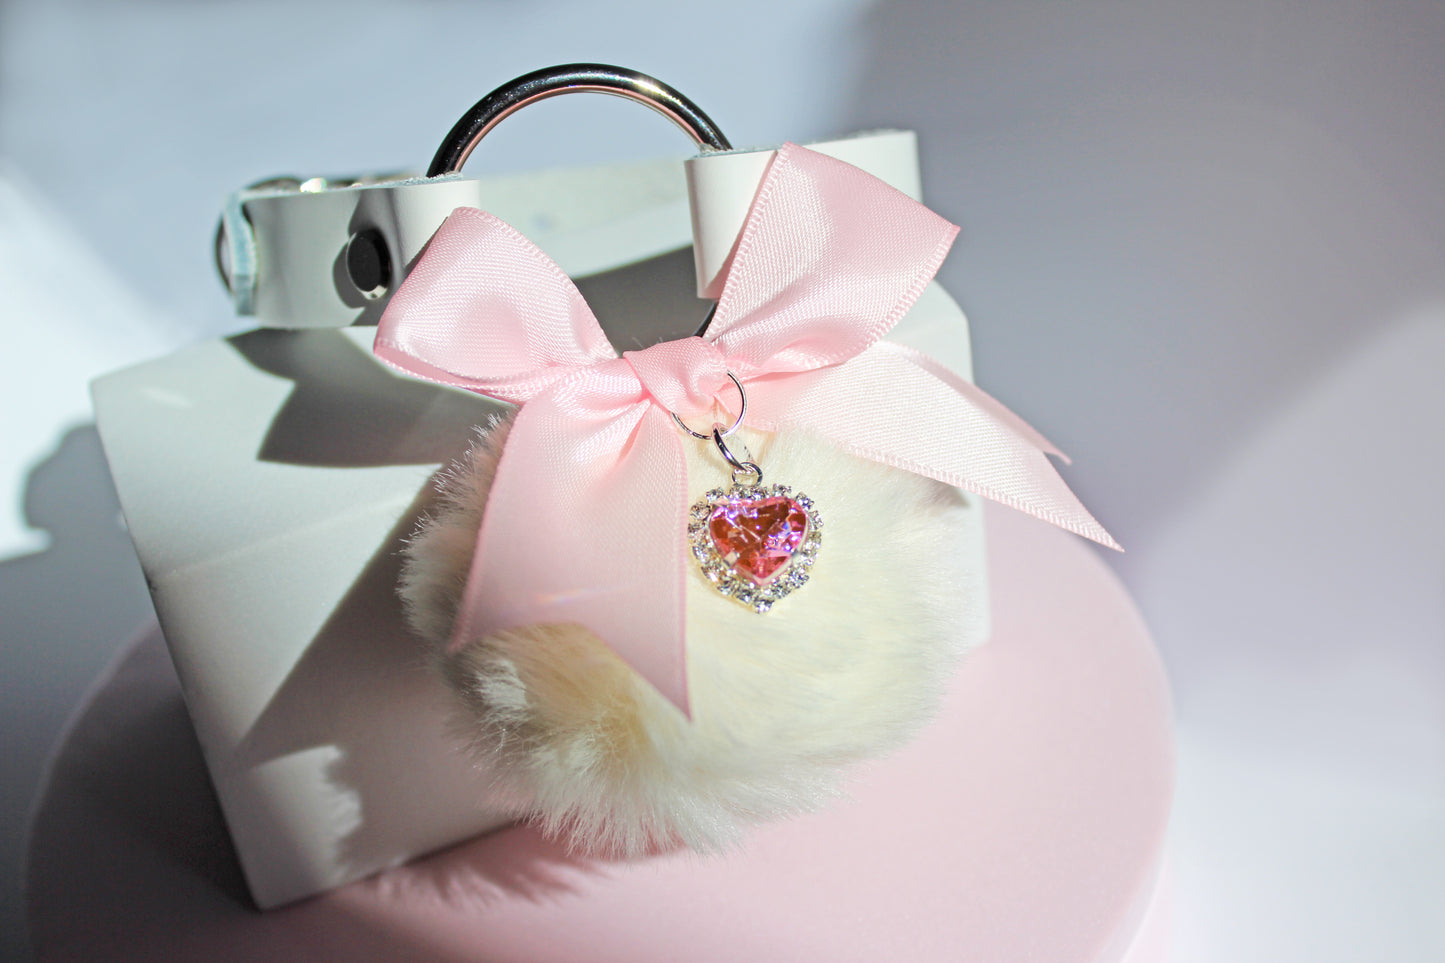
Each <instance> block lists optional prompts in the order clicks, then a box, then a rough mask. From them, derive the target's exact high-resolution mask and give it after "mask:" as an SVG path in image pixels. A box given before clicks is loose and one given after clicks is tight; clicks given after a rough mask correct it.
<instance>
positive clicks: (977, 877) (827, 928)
mask: <svg viewBox="0 0 1445 963" xmlns="http://www.w3.org/2000/svg"><path fill="white" fill-rule="evenodd" d="M988 520H989V525H990V530H989V537H990V557H991V559H992V566H993V568H992V579H993V592H994V602H993V605H994V609H993V611H994V637H993V639H992V641H991V642H989V643H988V644H987V645H986V646H984V647H983V648H981V649H979V650H978V651H977V652H975V653H974V654H973V655H971V656H970V657H969V659H968V661H967V662H966V663H965V664H964V666H963V667H962V668H961V669H960V671H959V673H958V675H957V677H956V680H955V682H954V685H953V686H952V689H951V692H950V695H949V699H948V702H947V705H946V707H945V709H944V711H943V713H942V715H941V716H940V717H939V718H938V719H937V720H936V721H935V722H934V723H933V724H932V725H931V726H930V727H929V728H928V729H926V730H925V731H924V732H923V733H922V734H921V735H920V736H919V738H918V739H917V740H916V741H914V742H913V743H911V744H910V745H909V746H908V747H907V748H906V749H904V750H903V751H901V752H899V753H897V754H895V755H893V756H891V757H889V758H887V759H885V760H882V761H881V762H878V763H876V764H874V765H871V766H869V767H867V768H864V769H861V770H859V772H858V773H857V777H856V779H855V781H854V783H853V785H852V789H851V795H850V798H848V799H845V800H841V801H839V802H838V803H837V804H835V805H833V806H831V807H830V808H828V809H827V810H826V811H824V812H822V813H819V814H817V815H815V816H810V817H806V818H799V819H795V820H791V821H788V822H785V823H780V824H775V825H771V826H766V827H763V828H760V829H759V830H757V831H756V832H754V833H753V834H752V836H751V837H750V839H749V840H748V842H747V844H746V846H745V847H744V848H743V849H742V850H740V851H738V852H736V853H732V854H729V855H727V856H722V857H714V858H705V857H699V856H695V855H692V854H688V853H669V854H664V855H660V856H657V857H653V858H650V859H646V860H641V861H636V862H626V863H624V862H606V861H596V860H585V859H577V858H573V857H569V856H568V855H567V854H566V852H565V851H564V850H563V849H562V848H561V847H559V846H557V845H555V844H552V843H549V842H547V841H546V840H544V839H542V838H541V837H540V836H538V835H537V834H536V833H535V832H533V831H532V830H530V829H527V828H524V827H515V828H511V829H506V830H502V831H499V832H496V833H493V834H491V835H488V836H485V837H482V838H479V839H476V840H473V841H472V842H470V843H467V844H465V845H462V846H459V847H456V848H453V849H451V850H448V851H446V852H443V853H439V854H436V855H434V856H431V857H429V858H427V859H423V860H419V861H416V862H414V863H411V864H408V865H406V866H403V867H398V868H396V869H393V870H389V871H387V872H385V873H382V874H381V875H379V876H377V877H374V878H372V879H369V880H366V881H363V882H361V883H357V884H353V885H351V886H348V887H345V888H343V889H341V890H337V891H335V892H332V893H329V894H326V895H324V896H321V897H318V898H315V899H312V900H309V901H306V902H303V903H299V904H296V905H293V906H290V907H287V908H285V909H281V910H276V911H273V912H270V913H260V912H257V911H256V910H254V909H252V908H251V906H250V904H249V902H248V900H247V898H246V896H245V895H244V894H245V887H244V884H243V882H242V880H241V876H240V871H239V869H238V867H237V865H236V863H235V858H234V856H233V854H232V852H231V849H230V845H229V842H228V840H227V836H226V831H225V827H224V825H223V823H222V821H221V815H220V812H219V810H218V809H217V806H216V803H215V800H214V797H213V795H212V793H211V790H210V786H209V783H208V782H207V779H206V775H205V769H204V766H203V763H202V761H201V756H200V751H199V749H198V747H197V746H196V743H195V739H194V736H193V735H192V731H191V729H190V726H189V723H188V721H187V719H186V715H185V710H184V707H183V706H182V704H181V701H180V692H179V689H178V687H177V684H176V680H175V676H174V674H173V673H172V671H171V667H170V663H169V659H168V657H167V655H166V652H165V647H164V644H163V641H162V640H161V638H160V637H159V634H158V633H157V632H151V633H149V634H147V635H145V636H144V637H142V638H140V639H139V640H138V641H137V642H136V643H135V644H134V645H133V646H132V647H131V648H130V649H129V651H128V652H127V653H126V654H125V656H124V657H123V658H122V659H121V661H120V662H119V663H118V664H117V665H116V666H115V668H114V669H113V670H112V672H111V673H110V674H109V675H108V676H107V677H106V678H105V679H103V680H102V682H101V683H100V685H99V686H98V687H97V688H96V690H95V691H94V693H93V695H92V697H91V698H90V699H89V701H88V702H87V703H86V705H85V706H84V707H82V709H81V711H80V712H79V714H78V716H77V717H76V720H75V722H74V724H73V726H72V727H71V729H70V731H69V734H68V736H67V738H66V739H65V740H64V742H63V743H62V745H61V746H60V747H59V749H58V754H57V757H56V758H55V760H54V765H53V768H52V771H51V775H50V780H49V783H48V785H47V786H46V788H45V790H44V792H43V795H42V798H41V801H40V806H39V810H38V814H37V817H36V821H35V823H34V828H33V833H32V838H31V850H30V864H29V865H30V876H29V885H30V901H31V903H30V913H31V926H32V935H33V939H34V943H35V947H36V953H37V957H38V959H39V960H41V961H44V963H60V961H67V963H68V961H77V963H78V961H87V963H89V961H95V960H109V961H129V960H137V961H139V960H146V961H153V960H166V961H180V963H184V961H197V963H201V961H204V963H223V961H232V960H234V961H254V960H301V959H306V960H346V961H358V963H360V961H372V960H376V961H388V963H391V961H397V960H428V961H443V963H451V961H455V963H462V961H527V963H539V961H553V960H555V961H563V960H588V961H619V963H622V961H625V963H645V961H653V960H658V961H661V960H668V961H678V960H687V961H737V960H809V961H811V960H817V961H840V960H870V961H877V960H910V961H934V960H938V961H941V960H950V961H953V960H968V961H970V963H985V961H1000V963H1022V961H1043V963H1158V961H1162V960H1164V958H1165V954H1166V949H1165V947H1166V943H1167V934H1168V897H1167V887H1166V886H1165V885H1164V880H1163V874H1162V862H1163V844H1164V832H1165V826H1166V823H1167V821H1168V813H1169V801H1170V793H1171V786H1172V775H1173V746H1172V740H1171V735H1170V731H1171V719H1170V708H1169V699H1168V693H1167V688H1166V684H1165V680H1164V676H1163V673H1162V671H1161V668H1160V664H1159V660H1158V657H1157V655H1156V653H1155V650H1154V647H1153V644H1152V642H1151V641H1150V638H1149V635H1148V633H1147V631H1146V629H1145V627H1144V625H1143V623H1142V622H1141V621H1140V619H1139V616H1138V614H1137V613H1136V612H1135V610H1134V608H1133V606H1132V604H1131V603H1130V601H1129V599H1128V597H1127V596H1126V595H1125V593H1124V592H1123V590H1122V589H1121V587H1120V586H1119V584H1118V582H1117V581H1116V580H1115V579H1114V577H1113V575H1112V574H1111V573H1110V571H1109V570H1108V568H1107V567H1106V566H1105V565H1104V564H1103V563H1102V562H1101V561H1100V560H1099V558H1098V557H1097V556H1096V555H1095V553H1094V551H1093V550H1092V549H1090V548H1088V547H1086V546H1085V544H1084V543H1082V542H1080V541H1079V540H1077V539H1075V538H1073V537H1072V536H1069V535H1066V534H1063V533H1061V532H1059V531H1056V530H1054V529H1051V528H1049V527H1047V526H1045V525H1043V524H1041V523H1038V522H1035V521H1032V520H1030V519H1026V518H1024V517H1022V516H1019V515H1016V514H1014V513H1012V512H1008V511H1005V510H996V511H991V512H990V513H989V518H988ZM416 791H417V792H419V793H425V792H426V787H425V786H418V787H416Z"/></svg>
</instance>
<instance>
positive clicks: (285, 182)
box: [213, 172, 415, 315]
mask: <svg viewBox="0 0 1445 963" xmlns="http://www.w3.org/2000/svg"><path fill="white" fill-rule="evenodd" d="M412 176H415V175H412V174H408V173H403V172H392V173H386V174H361V175H358V176H355V177H307V178H301V177H296V176H294V175H290V174H285V175H282V176H279V177H268V178H266V179H265V180H259V181H255V182H254V183H251V184H247V185H246V186H245V187H244V188H242V189H241V190H239V191H236V192H234V193H233V194H231V195H230V196H229V197H228V198H227V199H226V206H225V209H224V210H223V211H222V213H221V217H220V220H218V221H217V222H216V236H215V240H214V242H213V243H214V246H215V252H214V254H215V261H216V274H218V275H219V276H220V278H221V284H222V285H223V286H224V287H225V289H226V291H227V292H228V293H229V294H230V295H231V298H232V300H233V301H234V302H235V305H236V313H237V314H243V315H245V314H250V313H251V310H252V303H253V302H252V298H253V296H254V289H255V286H256V269H257V265H256V249H255V241H254V239H253V238H252V235H251V223H250V221H249V220H248V219H247V217H246V210H245V201H246V199H247V198H248V197H251V196H254V195H258V194H290V193H295V194H318V193H320V192H322V191H328V190H337V189H340V188H346V187H366V186H368V185H372V184H385V183H388V182H391V181H397V180H404V179H406V178H408V177H412ZM383 249H384V248H383ZM387 277H388V283H389V279H390V270H389V268H388V271H387ZM352 281H353V283H356V279H355V277H353V278H352ZM357 290H358V291H359V292H360V293H361V295H362V297H365V298H367V299H368V300H370V299H371V296H370V295H368V294H367V293H366V292H367V289H364V288H362V287H361V285H360V284H357ZM385 293H386V292H385V291H382V293H381V294H378V295H376V297H381V296H382V295H384V294H385Z"/></svg>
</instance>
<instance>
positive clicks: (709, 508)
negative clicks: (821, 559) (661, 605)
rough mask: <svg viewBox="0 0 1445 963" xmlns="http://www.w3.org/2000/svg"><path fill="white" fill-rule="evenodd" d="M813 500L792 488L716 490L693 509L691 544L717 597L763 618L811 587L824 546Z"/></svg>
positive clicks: (821, 523) (759, 486) (689, 525)
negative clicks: (792, 595)
mask: <svg viewBox="0 0 1445 963" xmlns="http://www.w3.org/2000/svg"><path fill="white" fill-rule="evenodd" d="M822 528H823V520H822V519H821V518H819V517H818V512H817V511H816V510H815V509H814V507H813V500H812V499H811V498H809V497H808V496H807V495H804V494H803V493H802V492H799V493H798V494H796V495H794V494H793V493H792V489H790V488H789V487H788V486H787V485H768V486H762V485H754V486H749V485H734V486H733V487H732V488H730V489H728V490H727V491H724V490H723V489H721V488H715V489H713V490H712V491H710V492H708V493H707V494H706V495H705V496H703V498H702V500H701V501H699V502H698V503H697V504H695V505H693V506H692V512H691V518H690V521H689V523H688V529H687V533H688V540H689V541H690V542H691V543H692V553H693V556H694V557H696V558H697V560H698V562H699V563H700V564H701V565H702V571H703V574H704V575H706V576H707V578H708V581H710V582H711V583H712V584H713V587H715V588H716V589H717V590H718V592H719V593H720V594H722V595H725V596H727V597H729V598H732V599H735V600H736V601H738V602H741V603H742V604H743V605H746V606H748V608H750V609H752V610H753V611H755V612H758V613H762V612H766V611H768V610H769V609H770V608H772V607H773V603H774V602H776V601H778V599H781V598H783V597H784V596H785V595H788V594H790V593H791V592H792V591H793V590H795V589H798V588H802V586H803V584H804V583H805V582H807V581H808V572H809V569H811V568H812V566H813V562H814V560H815V559H816V558H817V555H818V547H819V546H820V545H821V544H822V541H823V532H822Z"/></svg>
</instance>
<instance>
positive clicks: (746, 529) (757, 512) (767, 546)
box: [707, 495, 808, 585]
mask: <svg viewBox="0 0 1445 963" xmlns="http://www.w3.org/2000/svg"><path fill="white" fill-rule="evenodd" d="M707 527H708V532H709V534H711V535H712V543H713V545H714V546H716V548H717V553H718V554H719V555H720V556H722V559H723V561H724V562H726V563H727V564H728V566H729V567H730V568H732V570H733V571H734V572H736V573H738V574H739V575H745V576H747V577H748V578H750V579H752V580H753V582H754V583H756V584H758V585H761V584H763V583H764V582H766V581H767V580H768V579H770V578H772V577H773V576H774V575H776V574H777V573H778V570H779V569H781V568H783V566H785V565H787V564H788V562H789V560H790V559H792V557H793V553H794V552H796V551H797V550H798V546H799V545H801V544H802V543H803V536H805V535H806V534H807V533H808V513H807V512H805V511H804V510H803V506H802V505H799V504H798V503H797V502H796V501H794V500H793V499H791V498H787V497H784V496H781V495H779V496H776V497H773V498H758V499H746V498H729V499H726V500H724V501H722V502H719V503H717V504H716V505H715V506H714V507H713V510H712V515H711V517H710V518H709V519H708V526H707Z"/></svg>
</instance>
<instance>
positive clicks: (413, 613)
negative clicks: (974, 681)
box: [401, 421, 982, 856]
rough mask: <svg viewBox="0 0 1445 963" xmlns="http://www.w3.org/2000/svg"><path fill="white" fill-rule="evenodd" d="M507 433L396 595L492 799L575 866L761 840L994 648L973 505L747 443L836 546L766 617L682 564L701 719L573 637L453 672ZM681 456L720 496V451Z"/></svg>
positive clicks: (556, 632) (480, 651)
mask: <svg viewBox="0 0 1445 963" xmlns="http://www.w3.org/2000/svg"><path fill="white" fill-rule="evenodd" d="M509 428H510V422H508V421H503V422H500V423H499V424H497V425H495V426H494V427H493V429H492V431H491V432H490V433H489V434H487V435H485V436H484V437H483V438H482V440H481V442H480V443H479V444H478V445H476V446H475V447H474V448H473V449H472V451H470V452H469V453H468V454H467V456H466V457H465V458H464V459H463V460H462V461H461V462H460V463H459V464H458V465H456V466H454V467H453V468H452V469H451V470H450V471H449V472H447V473H445V474H443V475H442V476H440V477H441V482H440V492H439V501H438V504H437V506H436V507H435V509H434V510H433V512H432V514H431V515H430V517H429V518H427V519H426V520H425V521H424V522H423V523H422V526H421V528H420V530H419V531H418V533H417V535H416V537H415V538H414V539H413V540H412V541H411V543H410V544H409V546H408V548H407V553H406V561H405V566H404V568H403V572H402V583H401V593H402V598H403V601H404V602H405V605H406V610H407V615H408V619H409V620H410V623H411V625H412V627H413V628H414V629H415V630H416V631H417V632H419V633H420V634H421V635H423V636H424V637H426V638H427V639H428V640H429V641H430V642H431V643H432V644H433V645H434V647H435V652H436V660H437V664H438V666H439V668H440V670H441V672H442V674H443V676H444V677H445V679H446V681H447V683H448V684H449V685H450V687H451V688H452V689H453V690H454V692H455V693H456V695H457V696H458V698H459V700H460V711H459V713H458V722H457V728H458V730H459V731H460V732H461V733H462V735H463V737H464V738H465V739H466V741H467V742H468V743H469V745H470V746H471V747H472V748H473V749H474V750H475V751H476V752H477V753H478V754H479V755H480V756H481V758H482V761H483V762H484V763H485V768H486V769H487V771H488V772H489V773H491V774H492V776H493V779H494V786H493V789H494V792H495V793H496V794H497V798H494V799H492V798H489V800H488V802H489V803H491V804H498V803H500V804H501V805H504V806H508V807H510V808H511V809H512V810H513V811H514V812H515V813H516V814H517V815H518V816H519V817H524V818H529V819H532V820H534V821H536V822H538V823H539V824H540V825H541V826H542V828H543V829H544V830H545V831H546V832H547V833H549V834H551V835H556V836H561V837H562V838H564V839H565V840H566V841H567V842H568V843H569V845H571V846H572V847H573V848H574V849H575V850H577V851H580V852H584V853H593V854H604V855H613V856H631V855H637V854H641V853H644V852H648V851H654V850H657V849H661V848H666V847H671V846H675V845H679V844H680V845H685V846H688V847H691V848H693V849H696V850H700V851H711V850H717V849H719V848H721V847H724V846H726V845H728V844H730V843H733V842H735V841H736V840H737V839H738V837H739V834H740V832H741V830H742V829H743V828H744V827H745V826H746V825H747V824H749V823H753V822H757V821H760V820H764V819H769V818H774V817H778V816H784V815H790V814H795V813H801V812H805V811H808V810H812V809H815V808H817V807H818V806H819V805H820V804H821V803H822V802H823V801H825V800H826V799H828V798H829V797H831V796H834V795H836V794H837V793H838V792H839V788H840V784H841V777H842V775H843V771H844V769H845V767H846V766H847V765H848V764H850V763H853V762H855V761H857V760H860V759H864V758H867V757H869V756H873V755H876V754H878V753H881V752H884V751H886V750H889V749H891V748H893V747H895V746H897V745H898V744H899V743H900V742H901V741H902V740H903V739H905V738H906V737H907V736H908V735H909V734H910V733H912V732H913V731H914V730H916V729H917V728H918V727H919V726H920V725H921V724H922V723H924V722H925V721H927V719H928V718H929V716H930V715H931V714H932V713H933V711H934V709H935V707H936V705H937V702H938V699H939V695H940V692H941V690H942V688H943V684H944V682H945V680H946V677H947V674H948V673H949V671H950V670H951V668H952V666H953V664H954V662H955V660H956V658H957V656H958V655H959V654H960V653H961V651H962V650H963V649H964V648H966V647H967V646H968V645H969V644H971V643H972V642H973V641H976V640H977V638H978V636H979V634H980V629H979V626H980V625H981V623H982V619H981V613H982V606H981V605H980V604H979V601H978V598H977V596H978V591H979V589H978V586H979V584H980V580H979V579H978V574H979V573H975V572H970V571H966V570H965V569H966V566H965V565H963V564H962V563H961V562H960V559H962V558H964V557H967V556H968V555H969V553H966V552H963V551H961V550H960V548H961V546H962V545H963V544H964V540H965V539H968V538H978V537H980V533H978V532H977V531H975V529H976V527H977V526H978V525H979V518H978V514H979V512H978V508H977V506H975V505H972V504H971V502H966V501H965V498H964V496H962V495H960V494H959V493H958V492H957V491H956V490H955V489H953V488H951V487H948V486H946V485H942V484H940V483H938V482H935V481H932V480H930V479H927V478H923V477H921V476H919V475H915V474H913V473H911V472H907V471H903V470H901V469H895V468H890V467H887V466H884V465H880V464H876V463H874V462H870V461H865V460H862V459H859V458H855V457H853V456H851V455H848V454H846V453H844V452H842V451H840V450H839V449H838V448H837V447H836V446H834V445H832V444H830V443H828V442H825V441H822V440H820V439H817V438H812V437H808V436H805V435H798V434H787V433H784V434H781V435H777V436H773V435H765V434H761V433H755V432H749V431H744V432H742V433H741V434H740V436H739V437H741V439H742V441H743V442H744V444H746V446H747V447H748V449H749V450H750V451H751V453H752V455H753V456H754V457H753V459H752V460H754V461H756V462H758V463H759V464H760V465H762V466H763V470H764V471H765V473H766V475H767V480H768V481H769V482H781V483H785V484H788V485H791V486H792V487H793V488H794V490H796V491H800V492H806V493H807V494H808V495H809V496H810V497H811V498H812V499H813V501H814V502H815V504H816V505H817V509H818V511H819V512H820V514H821V515H822V517H823V519H824V520H825V521H826V524H827V539H826V541H825V542H824V543H823V546H822V550H821V551H820V552H819V554H818V559H817V563H816V564H815V565H814V567H813V570H812V578H811V579H810V581H809V582H808V583H807V585H805V586H803V587H802V588H800V589H799V590H798V591H796V592H794V593H793V594H792V595H789V596H788V597H787V598H785V599H782V600H780V601H779V602H778V603H777V604H776V605H775V606H774V608H773V609H772V611H771V612H768V613H766V614H763V615H759V614H757V613H755V612H753V611H751V610H749V609H747V608H745V607H744V606H742V605H740V604H738V603H737V602H734V601H732V600H730V599H727V598H724V597H722V596H721V595H719V594H718V593H717V592H716V591H715V590H714V589H713V587H712V585H711V584H710V583H709V582H708V581H707V580H706V578H704V577H703V575H702V573H701V571H700V570H699V569H698V568H697V567H695V566H690V567H689V568H690V570H689V573H688V587H687V678H688V687H689V694H690V699H691V705H692V713H693V718H692V719H691V720H689V719H687V718H686V717H685V716H684V715H683V714H682V713H681V712H679V711H678V710H677V708H676V707H675V706H673V705H672V704H671V703H670V702H668V701H667V700H666V699H664V698H663V697H662V696H661V695H660V694H659V693H658V692H657V691H656V690H655V689H653V688H652V686H651V685H649V684H648V683H647V682H646V681H644V680H643V679H642V678H641V677H640V676H638V675H637V674H636V673H634V672H633V671H632V670H631V669H630V668H629V667H628V666H627V665H626V664H624V663H623V662H622V661H621V660H620V659H619V658H617V656H616V655H614V654H613V653H612V650H611V649H609V648H608V647H607V646H606V645H605V644H603V643H602V641H601V640H599V639H598V638H597V637H596V636H594V635H593V634H592V633H590V632H589V631H587V630H586V629H583V628H581V627H578V626H532V627H528V628H524V629H517V630H511V631H508V632H503V633H499V634H496V635H492V636H489V637H486V638H481V639H474V640H469V641H468V643H467V644H466V645H465V646H464V647H463V648H462V649H460V650H459V651H457V652H456V653H455V654H452V655H448V654H447V652H446V648H447V643H448V642H449V640H450V635H451V628H452V621H453V617H454V615H455V612H456V609H457V606H458V604H459V599H460V597H461V594H462V589H463V587H464V584H465V581H466V575H467V571H468V567H469V565H470V564H471V553H472V549H473V546H474V544H475V541H476V533H477V529H478V527H479V526H480V524H481V518H482V510H483V506H484V505H485V501H486V496H487V491H488V488H489V486H490V485H491V481H492V475H493V472H494V470H495V468H496V463H497V455H498V453H499V452H500V450H501V446H502V444H503V443H504V441H505V438H506V434H507V431H508V429H509ZM733 447H734V450H737V446H736V445H734V446H733ZM684 448H685V449H686V452H687V459H688V473H689V475H688V477H689V488H690V494H691V496H692V498H693V499H696V498H698V497H700V496H701V495H702V493H703V492H705V491H707V490H708V489H711V488H715V487H727V485H728V482H729V475H728V472H727V471H726V465H725V464H724V463H723V461H722V459H721V457H720V456H719V455H718V453H717V451H716V449H715V448H714V447H713V446H712V445H711V444H710V443H707V442H694V441H693V440H692V439H684ZM689 561H691V559H690V558H689Z"/></svg>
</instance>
